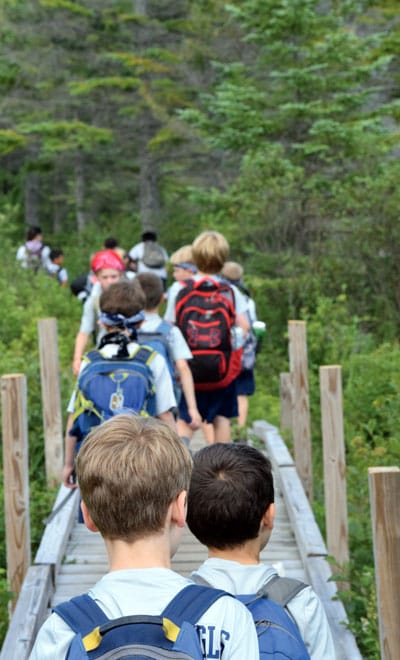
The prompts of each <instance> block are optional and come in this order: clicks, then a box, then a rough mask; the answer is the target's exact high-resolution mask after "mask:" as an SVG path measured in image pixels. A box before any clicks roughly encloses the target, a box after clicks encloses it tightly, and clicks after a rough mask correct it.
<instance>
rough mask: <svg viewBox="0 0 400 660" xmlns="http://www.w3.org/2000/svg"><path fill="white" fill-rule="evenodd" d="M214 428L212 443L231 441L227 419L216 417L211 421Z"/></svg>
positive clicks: (229, 424)
mask: <svg viewBox="0 0 400 660" xmlns="http://www.w3.org/2000/svg"><path fill="white" fill-rule="evenodd" d="M213 427H214V434H215V438H214V442H230V441H231V423H230V420H229V419H228V417H222V415H217V416H216V417H214V420H213Z"/></svg>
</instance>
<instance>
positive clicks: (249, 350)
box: [221, 261, 257, 427]
mask: <svg viewBox="0 0 400 660" xmlns="http://www.w3.org/2000/svg"><path fill="white" fill-rule="evenodd" d="M221 275H222V277H224V278H225V279H226V280H227V281H228V282H229V283H230V284H234V285H235V286H236V287H237V288H238V289H239V291H240V292H241V293H242V294H243V295H244V297H245V300H246V304H247V310H246V314H247V317H248V320H249V325H250V329H249V332H248V333H247V335H246V338H245V340H244V344H243V355H242V365H241V371H240V374H239V376H238V378H237V380H236V394H237V398H238V408H239V415H238V426H239V427H243V426H246V422H247V413H248V409H249V401H248V397H249V396H251V395H252V394H254V392H255V379H254V367H255V364H256V353H257V338H256V335H255V334H254V332H253V324H254V323H255V322H256V321H257V313H256V304H255V302H254V300H253V298H251V296H250V293H249V291H248V289H247V288H246V287H245V285H244V284H243V268H242V266H241V265H240V264H238V263H236V262H235V261H227V262H226V263H225V264H224V267H223V269H222V271H221Z"/></svg>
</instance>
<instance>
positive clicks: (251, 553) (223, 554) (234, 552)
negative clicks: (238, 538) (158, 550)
mask: <svg viewBox="0 0 400 660" xmlns="http://www.w3.org/2000/svg"><path fill="white" fill-rule="evenodd" d="M208 558H209V559H228V560H229V561H236V562H238V563H239V564H244V565H254V564H259V563H260V542H259V540H258V539H251V540H250V541H248V542H247V543H244V544H243V545H240V546H237V547H236V548H230V549H228V550H220V549H219V548H208Z"/></svg>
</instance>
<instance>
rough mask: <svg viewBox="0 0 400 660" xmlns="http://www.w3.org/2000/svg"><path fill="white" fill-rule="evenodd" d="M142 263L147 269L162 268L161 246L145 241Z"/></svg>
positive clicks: (163, 264) (163, 259) (162, 255)
mask: <svg viewBox="0 0 400 660" xmlns="http://www.w3.org/2000/svg"><path fill="white" fill-rule="evenodd" d="M142 261H143V263H144V265H145V266H147V267H148V268H163V266H165V254H164V250H163V249H162V247H161V245H159V244H158V243H156V241H145V242H144V250H143V258H142Z"/></svg>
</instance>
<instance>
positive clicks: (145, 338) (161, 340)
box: [136, 319, 175, 379]
mask: <svg viewBox="0 0 400 660" xmlns="http://www.w3.org/2000/svg"><path fill="white" fill-rule="evenodd" d="M172 327H173V326H172V324H171V323H168V321H165V320H164V319H163V320H162V321H161V322H160V324H159V325H158V326H157V328H156V329H155V330H153V331H147V330H140V329H139V330H137V332H136V335H137V338H136V341H137V342H138V343H139V344H142V345H145V346H150V347H151V348H152V349H153V350H154V351H157V353H161V355H162V356H163V358H164V359H165V361H166V363H167V365H168V369H169V372H170V374H171V376H172V378H173V379H175V367H174V363H173V361H172V359H171V356H170V354H169V346H168V340H167V335H168V334H169V333H170V332H171V328H172Z"/></svg>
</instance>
